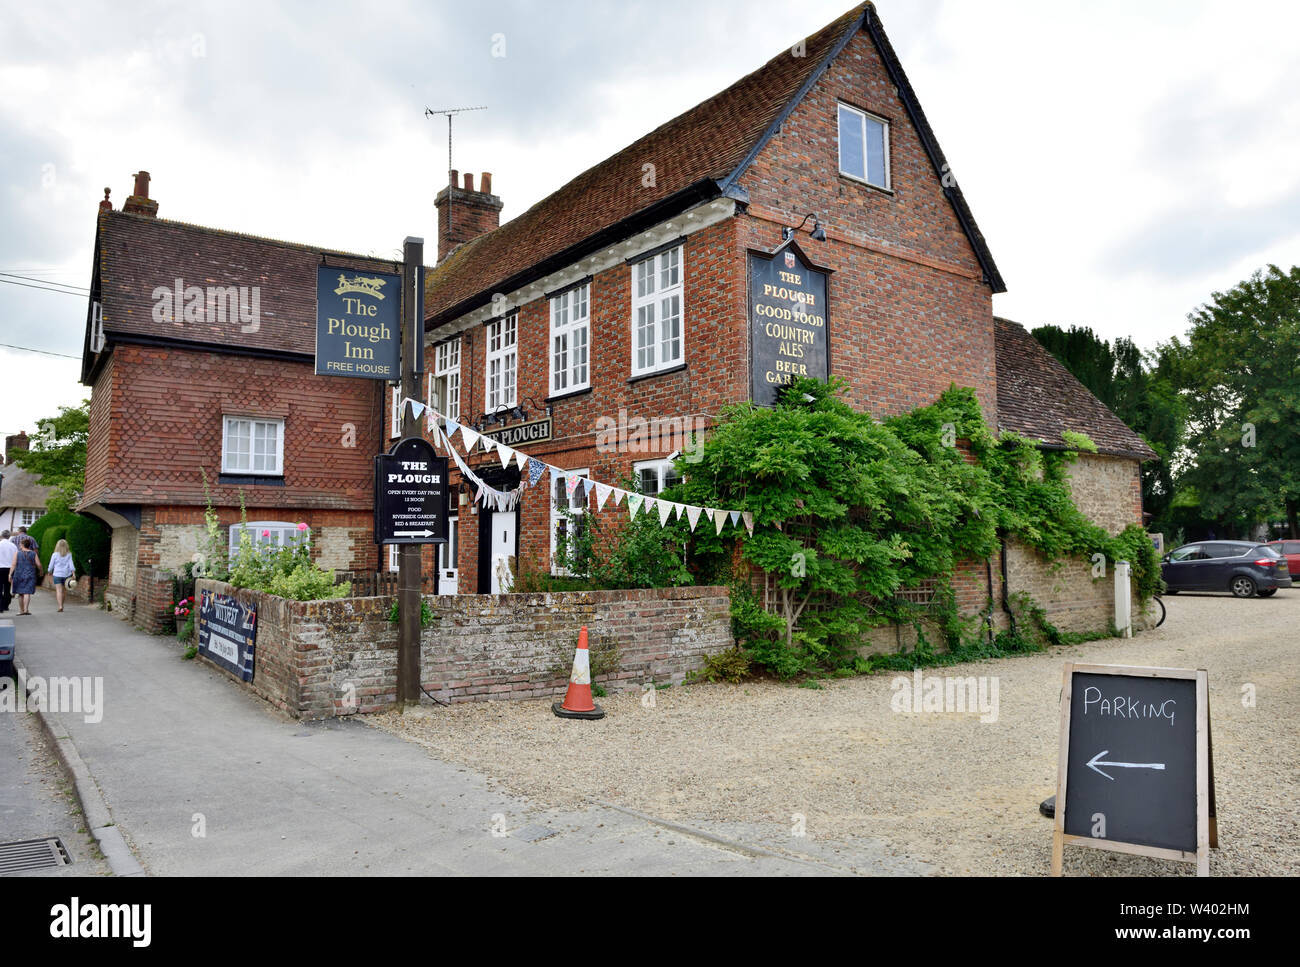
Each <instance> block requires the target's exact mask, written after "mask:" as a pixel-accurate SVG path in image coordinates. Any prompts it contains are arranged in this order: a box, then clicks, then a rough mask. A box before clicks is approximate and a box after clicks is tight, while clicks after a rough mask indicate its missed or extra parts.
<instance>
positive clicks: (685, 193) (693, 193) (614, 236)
mask: <svg viewBox="0 0 1300 967" xmlns="http://www.w3.org/2000/svg"><path fill="white" fill-rule="evenodd" d="M723 194H724V193H723V190H722V187H721V182H718V181H716V180H714V179H712V178H702V179H700V180H699V181H697V182H695V183H694V184H691V185H687V186H686V187H685V188H683V189H681V190H680V191H677V192H675V193H673V194H671V195H669V196H668V197H667V198H662V199H660V200H659V201H657V202H655V203H654V204H652V205H649V206H647V207H645V208H643V209H641V210H640V211H638V212H634V213H633V214H631V215H629V216H627V217H626V218H623V219H620V220H619V221H617V222H615V223H614V224H613V225H610V226H608V227H606V228H603V229H601V230H600V231H598V232H596V233H595V234H593V235H589V236H587V237H586V238H585V239H583V240H582V241H580V242H577V243H575V244H573V245H570V246H569V247H568V248H566V249H564V250H562V251H560V252H557V253H555V254H554V255H551V256H548V257H547V258H545V259H542V260H541V261H540V262H535V263H533V264H532V265H530V266H529V267H528V268H526V269H524V270H522V271H520V272H516V273H515V274H514V275H512V276H510V277H509V278H506V279H503V280H502V281H501V282H499V283H497V284H496V285H493V286H491V287H490V288H488V289H484V290H483V291H481V292H479V293H478V294H476V295H473V296H469V297H468V298H465V299H462V300H461V301H460V302H458V303H456V304H455V305H452V306H450V307H449V308H447V309H444V310H442V311H441V312H438V313H436V314H434V315H431V316H427V317H426V318H425V320H424V328H425V331H428V330H431V329H436V328H438V327H439V326H441V325H442V324H443V323H446V322H450V321H451V320H453V319H459V318H460V317H461V316H463V315H465V314H466V313H467V312H473V311H474V310H475V309H478V308H480V307H482V306H485V305H487V304H488V303H489V302H491V301H492V295H493V293H494V292H513V291H515V290H516V289H519V288H521V287H523V286H525V285H528V284H530V283H532V282H536V281H537V280H538V279H541V278H545V277H546V276H548V275H550V274H551V273H552V272H555V271H557V270H558V269H562V268H564V267H565V266H566V265H570V264H572V263H574V262H577V261H579V260H581V259H584V258H586V257H587V256H588V255H591V254H592V253H594V252H598V251H600V250H601V249H603V248H606V247H607V246H609V245H613V244H615V243H617V242H621V241H623V240H624V239H625V238H628V237H630V236H632V235H635V234H637V233H638V232H642V231H645V230H646V229H647V228H650V227H652V226H654V225H656V224H658V223H659V222H661V221H663V220H664V219H665V218H671V217H673V216H674V215H677V214H680V213H681V212H683V211H686V210H687V209H688V208H692V207H694V206H695V205H698V204H700V203H701V202H705V201H711V200H713V199H715V198H718V197H719V196H721V195H723ZM727 197H732V198H735V197H737V196H736V194H735V193H734V192H733V193H732V194H730V195H728V196H727ZM504 227H505V226H502V228H504ZM500 230H501V229H496V231H500ZM491 235H492V233H491V232H488V233H486V234H484V235H480V236H478V238H476V239H473V240H472V241H470V242H466V243H465V244H464V245H462V246H460V247H459V248H458V249H457V250H456V251H455V252H454V253H452V255H449V256H448V258H447V262H446V263H444V265H446V266H447V268H448V269H449V270H454V264H453V263H452V259H453V258H456V259H461V258H465V257H466V256H468V255H472V254H473V250H474V248H475V247H476V246H477V244H479V243H481V242H482V240H484V239H487V238H489V237H491ZM439 268H442V266H439ZM435 271H436V270H435Z"/></svg>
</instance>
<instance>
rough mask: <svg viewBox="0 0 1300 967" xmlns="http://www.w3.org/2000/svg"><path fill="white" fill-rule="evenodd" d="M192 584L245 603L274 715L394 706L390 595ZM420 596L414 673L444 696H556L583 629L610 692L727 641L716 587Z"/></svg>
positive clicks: (666, 675)
mask: <svg viewBox="0 0 1300 967" xmlns="http://www.w3.org/2000/svg"><path fill="white" fill-rule="evenodd" d="M198 587H199V590H202V589H204V588H211V589H213V590H215V591H219V592H221V593H224V594H230V595H232V596H234V597H237V598H239V599H240V600H243V601H248V602H250V603H253V604H256V606H257V647H256V652H255V661H254V669H255V670H254V675H253V682H252V684H251V687H252V689H253V691H254V692H256V693H257V694H258V695H260V696H262V697H263V698H265V699H266V700H267V701H269V702H271V703H272V704H274V705H275V706H276V707H277V708H279V709H281V710H282V711H284V712H286V713H288V714H289V715H293V716H295V717H299V718H307V719H319V718H328V717H331V716H334V715H344V714H349V713H352V712H358V711H360V712H374V711H379V710H381V709H383V708H385V707H387V706H389V705H391V704H392V703H393V702H394V700H395V698H396V690H397V627H396V625H394V624H392V623H390V622H389V620H388V615H389V612H390V610H391V609H392V606H393V600H394V599H393V598H392V597H391V596H384V597H371V598H340V599H337V600H333V601H286V600H285V599H283V598H276V597H273V596H271V595H267V594H262V593H260V592H256V591H246V590H235V589H233V588H231V587H230V586H229V585H227V584H222V583H220V582H216V581H200V582H199V585H198ZM424 601H425V603H426V604H428V606H429V608H430V609H431V610H432V611H433V613H434V616H435V617H434V620H433V621H431V622H430V623H429V625H428V627H426V628H425V629H424V631H423V633H422V635H421V642H420V653H421V654H420V668H421V679H422V684H423V686H424V688H425V690H426V691H428V692H429V693H430V694H432V695H435V696H437V698H438V699H439V700H440V701H444V702H472V701H484V700H493V699H517V698H545V697H550V696H558V695H562V694H563V689H564V687H565V684H566V682H567V680H568V674H569V665H570V664H571V662H572V660H573V647H574V645H575V644H576V642H577V634H578V629H579V628H581V627H582V626H583V625H586V626H587V627H588V629H589V632H590V635H591V646H592V648H593V650H594V652H595V653H600V652H601V651H602V649H604V648H607V647H612V648H616V649H617V650H618V656H619V661H618V666H617V668H616V669H615V670H613V671H611V672H608V673H605V674H601V675H597V676H596V678H595V681H596V682H598V683H601V684H603V685H605V687H606V688H607V689H609V690H610V691H617V690H626V689H633V688H639V687H640V686H641V684H642V683H643V682H647V681H652V680H653V681H655V682H659V683H663V682H673V683H678V682H681V681H682V679H683V678H684V677H685V676H686V674H687V673H688V672H690V671H694V670H696V669H698V668H700V667H702V666H703V664H704V656H705V655H708V654H714V653H716V652H719V651H723V650H725V649H727V648H730V647H731V645H732V644H733V640H732V637H731V619H730V601H729V598H728V595H727V590H726V588H721V587H690V588H660V589H649V590H638V591H582V592H564V593H554V594H508V595H493V594H467V595H439V596H426V597H425V598H424ZM561 669H562V671H561ZM426 701H427V699H426Z"/></svg>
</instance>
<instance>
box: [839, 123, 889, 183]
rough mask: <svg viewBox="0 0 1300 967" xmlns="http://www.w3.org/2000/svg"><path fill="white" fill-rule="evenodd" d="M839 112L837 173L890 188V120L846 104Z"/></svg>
mask: <svg viewBox="0 0 1300 967" xmlns="http://www.w3.org/2000/svg"><path fill="white" fill-rule="evenodd" d="M839 113H840V174H842V175H845V176H847V177H849V178H853V179H855V180H857V181H865V182H866V183H867V184H868V185H872V186H874V187H876V188H883V189H885V190H886V191H888V190H889V122H888V121H886V120H884V119H883V118H878V117H875V116H874V115H871V114H867V113H866V112H865V111H859V110H858V109H857V108H852V107H849V106H848V105H847V104H841V105H840V106H839Z"/></svg>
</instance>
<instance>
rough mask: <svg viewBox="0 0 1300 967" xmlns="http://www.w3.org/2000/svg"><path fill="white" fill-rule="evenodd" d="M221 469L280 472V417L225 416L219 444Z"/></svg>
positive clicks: (263, 472) (269, 474) (282, 422)
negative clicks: (222, 435)
mask: <svg viewBox="0 0 1300 967" xmlns="http://www.w3.org/2000/svg"><path fill="white" fill-rule="evenodd" d="M221 472H222V473H248V474H262V475H265V476H272V477H274V476H281V475H283V474H284V420H259V419H256V418H254V417H250V416H228V417H226V418H225V432H224V437H223V440H222V444H221Z"/></svg>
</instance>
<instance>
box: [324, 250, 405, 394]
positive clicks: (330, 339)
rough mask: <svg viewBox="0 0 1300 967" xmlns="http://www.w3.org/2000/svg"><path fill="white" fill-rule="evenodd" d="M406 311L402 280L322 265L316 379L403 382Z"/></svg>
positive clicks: (385, 274)
mask: <svg viewBox="0 0 1300 967" xmlns="http://www.w3.org/2000/svg"><path fill="white" fill-rule="evenodd" d="M401 308H402V278H401V276H398V275H390V274H388V273H385V272H354V271H352V270H351V269H340V268H331V267H330V266H327V265H322V266H319V267H318V268H317V269H316V374H317V375H318V376H353V377H357V378H359V379H387V380H395V379H399V378H400V376H401V363H400V354H401V345H402V325H401V318H402V317H401Z"/></svg>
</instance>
